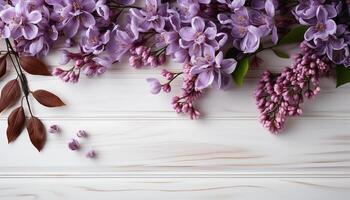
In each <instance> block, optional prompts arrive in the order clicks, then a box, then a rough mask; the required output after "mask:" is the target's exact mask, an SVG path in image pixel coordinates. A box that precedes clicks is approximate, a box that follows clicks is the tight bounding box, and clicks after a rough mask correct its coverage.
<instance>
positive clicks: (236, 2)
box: [217, 0, 245, 10]
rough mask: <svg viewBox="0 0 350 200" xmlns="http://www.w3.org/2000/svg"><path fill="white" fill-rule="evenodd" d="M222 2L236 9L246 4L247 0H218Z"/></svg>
mask: <svg viewBox="0 0 350 200" xmlns="http://www.w3.org/2000/svg"><path fill="white" fill-rule="evenodd" d="M217 1H218V2H220V3H224V4H226V5H227V6H228V7H229V8H231V9H233V10H236V9H238V8H240V7H242V6H244V4H245V0H217Z"/></svg>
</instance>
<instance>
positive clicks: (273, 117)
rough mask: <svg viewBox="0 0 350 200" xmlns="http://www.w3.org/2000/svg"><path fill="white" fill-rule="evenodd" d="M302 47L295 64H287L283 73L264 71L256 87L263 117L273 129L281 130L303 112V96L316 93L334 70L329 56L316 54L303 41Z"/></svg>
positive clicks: (264, 122)
mask: <svg viewBox="0 0 350 200" xmlns="http://www.w3.org/2000/svg"><path fill="white" fill-rule="evenodd" d="M300 49H301V52H300V53H299V54H297V55H296V56H295V58H294V59H295V63H294V65H293V67H292V68H289V67H287V68H286V69H285V70H284V71H283V72H282V73H281V74H280V75H277V74H273V73H271V72H269V71H266V72H264V74H263V75H262V77H261V79H260V82H259V85H258V88H257V90H256V93H255V96H256V104H257V106H258V109H259V111H260V113H261V117H260V120H261V122H262V124H263V125H264V127H266V128H267V129H269V130H270V131H271V132H272V133H278V132H280V131H281V130H282V128H283V126H284V124H285V120H286V118H287V117H291V116H299V115H301V114H302V109H301V104H302V103H303V101H304V97H306V98H308V99H310V98H313V97H314V96H315V95H317V94H318V93H319V91H320V87H319V81H320V78H322V77H324V76H327V75H329V72H330V70H331V67H332V65H331V62H330V61H329V59H328V58H327V56H325V55H324V56H319V55H317V54H316V52H315V50H314V49H312V48H310V47H309V46H308V45H307V44H306V43H301V45H300Z"/></svg>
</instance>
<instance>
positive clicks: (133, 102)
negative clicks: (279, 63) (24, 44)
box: [0, 74, 350, 120]
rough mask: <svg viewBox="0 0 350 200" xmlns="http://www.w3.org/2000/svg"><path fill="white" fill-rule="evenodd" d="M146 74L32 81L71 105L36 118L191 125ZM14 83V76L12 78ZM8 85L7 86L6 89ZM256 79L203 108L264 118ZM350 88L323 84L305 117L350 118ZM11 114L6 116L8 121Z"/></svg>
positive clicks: (210, 97)
mask: <svg viewBox="0 0 350 200" xmlns="http://www.w3.org/2000/svg"><path fill="white" fill-rule="evenodd" d="M147 77H150V75H145V74H106V76H104V77H100V78H97V79H96V80H86V79H84V80H82V82H81V83H80V84H77V85H72V84H66V83H63V82H61V81H60V80H57V79H56V78H54V77H29V80H30V87H31V89H32V90H36V89H48V90H50V91H52V92H54V93H56V94H58V95H59V96H60V97H61V98H62V99H63V100H64V101H65V102H66V103H67V106H66V107H65V108H58V109H49V108H45V107H43V106H41V105H39V104H38V103H36V102H34V99H33V98H31V102H34V103H33V105H34V108H33V110H34V112H35V113H37V115H39V116H41V117H44V118H51V119H52V118H89V117H100V118H135V117H136V118H147V119H149V118H175V119H180V118H183V119H188V117H181V116H179V115H178V114H176V113H175V112H174V111H173V110H172V107H171V105H170V102H171V96H172V95H174V94H179V93H180V91H179V90H176V89H174V91H173V93H172V95H171V94H160V95H152V94H150V92H149V88H148V85H147V83H146V81H145V79H146V78H147ZM7 79H9V76H8V77H7ZM5 82H6V80H3V81H2V83H1V84H0V85H1V86H2V85H3V84H5ZM256 82H257V81H256V79H248V80H247V82H246V84H245V85H244V86H243V87H241V88H238V87H235V88H233V89H231V90H229V91H227V92H223V91H216V90H210V91H208V93H207V94H206V96H205V97H203V98H202V100H200V101H199V102H198V107H199V108H200V110H201V111H202V112H203V117H204V118H215V119H216V118H231V119H232V118H242V117H243V118H255V119H256V118H258V116H259V114H258V111H257V108H256V105H255V100H254V97H253V93H254V90H255V87H256ZM349 91H350V85H346V86H344V87H341V88H337V89H336V88H335V84H334V82H333V81H331V80H324V81H323V82H322V91H321V93H320V94H319V96H317V97H316V99H315V100H306V103H305V104H304V105H303V107H304V115H303V116H305V117H321V118H346V119H349V118H350V107H349V106H348V101H346V99H350V92H349ZM7 115H8V112H5V113H3V114H2V115H0V118H1V119H2V120H4V119H5V116H7Z"/></svg>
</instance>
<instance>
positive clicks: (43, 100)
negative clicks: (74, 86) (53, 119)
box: [33, 90, 65, 107]
mask: <svg viewBox="0 0 350 200" xmlns="http://www.w3.org/2000/svg"><path fill="white" fill-rule="evenodd" d="M33 96H34V98H35V99H36V100H37V101H38V102H39V103H40V104H42V105H44V106H46V107H59V106H64V105H65V104H64V103H63V102H62V100H61V99H60V98H59V97H58V96H56V95H54V94H52V93H51V92H49V91H46V90H36V91H34V92H33Z"/></svg>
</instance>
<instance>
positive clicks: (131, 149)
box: [0, 53, 350, 200]
mask: <svg viewBox="0 0 350 200" xmlns="http://www.w3.org/2000/svg"><path fill="white" fill-rule="evenodd" d="M262 57H264V58H265V59H266V61H265V63H264V64H263V66H269V68H270V69H272V70H274V71H281V70H282V66H286V64H288V63H285V61H283V60H281V59H278V58H276V57H275V56H273V55H271V53H264V54H263V55H262ZM47 60H48V62H49V63H50V64H51V65H55V63H57V61H56V60H57V59H56V58H55V56H53V55H51V56H50V57H48V58H47ZM283 62H284V63H283ZM179 67H180V66H178V65H175V64H168V68H170V69H173V70H177V69H179ZM264 68H265V67H261V68H259V69H253V70H251V72H250V74H249V76H248V78H247V80H246V84H245V85H244V86H243V87H241V88H238V87H235V88H233V89H232V90H230V91H228V92H221V91H213V90H211V91H209V92H208V94H207V96H206V97H205V98H203V100H202V101H201V102H200V107H201V108H202V112H204V118H203V119H201V120H197V121H191V120H189V119H188V118H187V117H183V116H179V115H177V114H175V113H174V112H173V111H172V109H171V105H170V95H167V94H162V95H158V96H154V95H152V94H150V93H149V88H148V85H147V84H146V82H145V79H146V78H148V77H154V76H158V74H159V73H158V72H159V70H160V69H158V70H139V71H136V70H134V69H131V68H130V67H128V66H127V64H119V65H116V66H114V67H113V68H112V69H110V70H109V71H108V72H107V73H106V74H104V75H103V76H101V77H99V78H96V79H94V80H88V79H87V78H85V77H83V78H82V80H81V82H80V83H79V84H77V85H71V84H65V83H63V82H61V81H60V80H58V79H56V78H54V77H32V76H30V77H29V82H30V86H31V88H32V89H39V88H42V89H50V91H53V92H55V93H56V94H58V95H59V96H60V97H62V99H63V100H64V101H65V102H66V103H67V106H66V107H65V108H58V109H48V108H45V107H42V106H40V105H36V106H34V108H33V110H34V112H35V113H36V114H37V116H38V117H40V118H41V119H43V121H44V123H45V124H46V126H47V127H48V126H49V125H51V124H58V125H59V126H60V127H61V128H62V134H60V135H58V136H57V135H52V134H48V142H47V145H46V147H45V149H44V151H43V152H41V153H38V152H37V151H36V149H35V148H34V147H33V146H32V145H31V144H30V141H29V138H28V135H27V133H26V131H24V132H23V133H22V135H21V136H20V137H19V139H18V140H17V141H16V142H15V143H14V144H7V140H6V135H5V132H6V126H7V121H6V119H7V118H6V117H7V115H8V112H5V113H2V114H1V122H0V123H1V125H0V131H1V133H2V134H1V139H0V152H1V154H0V199H1V200H12V199H18V200H25V199H38V200H56V199H57V200H61V199H65V200H71V199H72V200H73V199H85V200H90V199H100V200H105V199H108V200H115V199H123V200H124V199H127V200H129V199H166V200H172V199H181V200H185V199H186V200H187V199H188V200H197V199H198V200H206V199H215V200H232V199H239V200H242V199H251V200H256V199H292V200H295V199H307V200H311V199H316V200H321V199H336V200H340V199H349V195H350V121H349V119H350V103H349V99H350V85H348V86H344V87H341V88H338V89H335V84H334V81H331V80H323V81H322V91H321V93H320V95H319V96H318V97H317V98H316V100H315V101H313V102H310V101H308V102H307V103H306V104H305V105H304V115H303V117H300V118H295V119H290V120H288V123H287V128H286V130H285V131H284V133H283V134H281V135H279V136H274V135H271V134H269V133H268V132H267V131H266V130H265V129H264V128H262V127H261V125H260V124H259V122H258V120H257V118H258V112H257V109H256V106H255V103H254V98H253V95H252V94H253V92H254V90H255V87H256V82H257V77H258V75H259V74H261V72H262V71H263V70H264ZM10 78H11V75H7V77H6V78H5V79H4V80H2V81H1V86H2V85H3V84H4V82H5V80H8V79H10ZM176 84H177V85H179V82H178V83H176ZM176 92H179V90H176V89H175V90H174V92H173V94H174V93H176ZM79 129H84V130H86V131H87V132H88V133H89V134H90V138H89V139H87V140H85V141H84V140H83V144H84V148H85V149H83V151H81V152H71V151H70V150H69V149H68V148H67V142H68V141H69V139H70V138H72V137H74V136H75V133H76V131H77V130H79ZM89 147H93V148H94V149H96V150H97V151H98V156H99V157H98V159H96V160H89V159H87V158H85V157H84V155H83V152H84V150H86V149H87V148H89Z"/></svg>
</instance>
